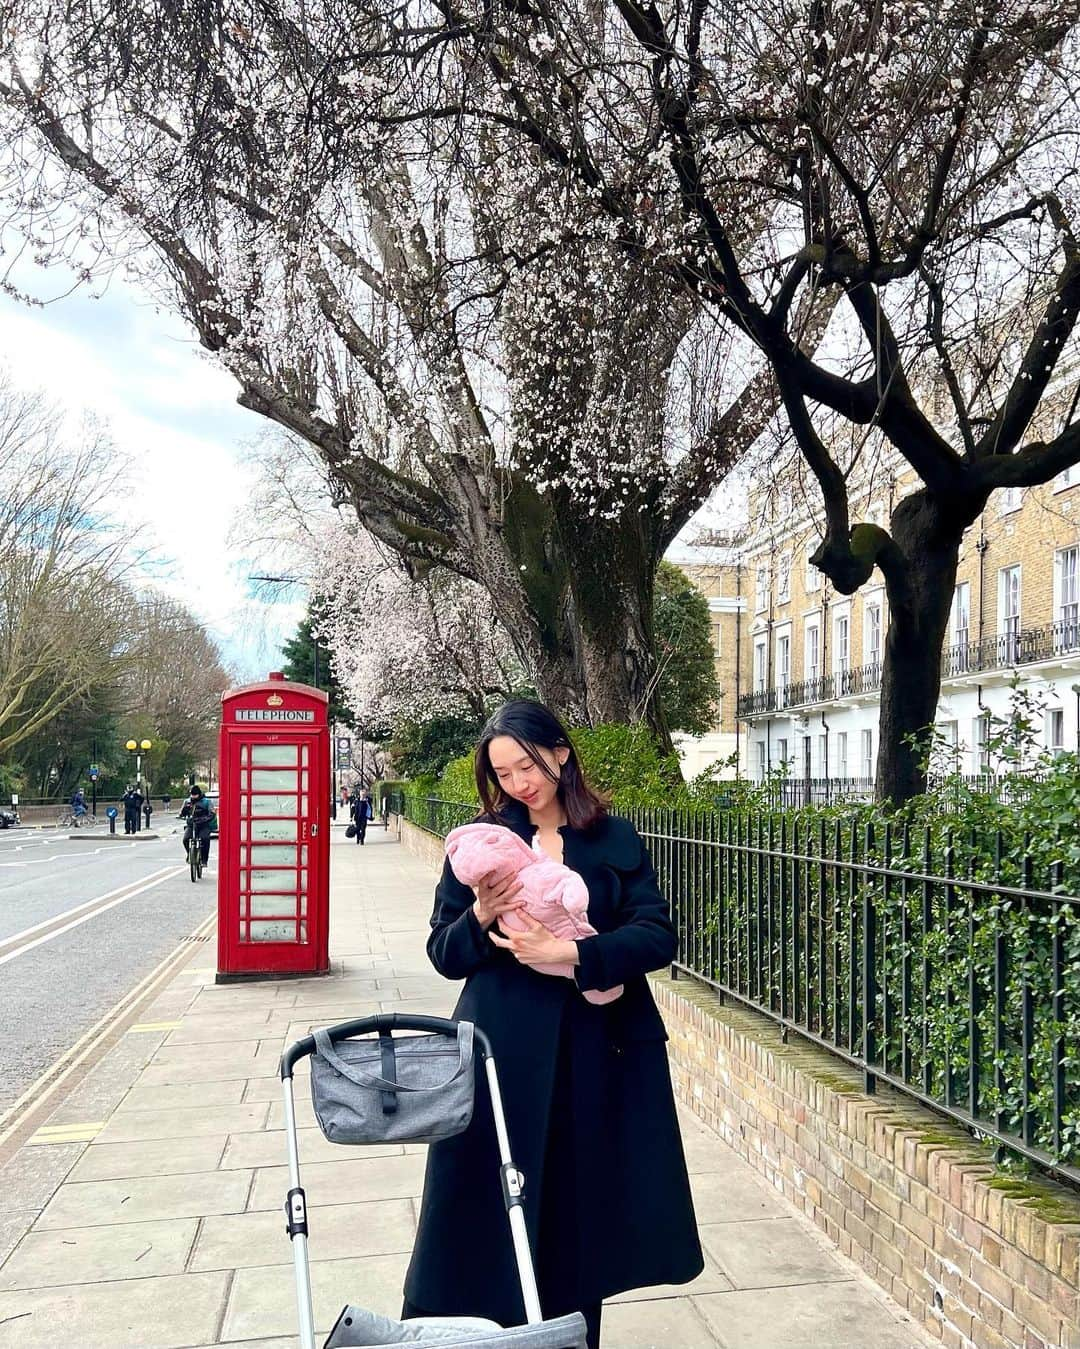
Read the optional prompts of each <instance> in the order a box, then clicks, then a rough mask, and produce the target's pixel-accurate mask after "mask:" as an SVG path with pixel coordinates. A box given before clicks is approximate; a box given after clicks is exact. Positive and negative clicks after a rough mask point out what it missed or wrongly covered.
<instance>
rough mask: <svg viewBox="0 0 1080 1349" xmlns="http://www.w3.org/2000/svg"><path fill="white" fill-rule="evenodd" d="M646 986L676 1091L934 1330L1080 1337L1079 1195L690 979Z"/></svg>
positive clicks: (1063, 1341) (1017, 1346)
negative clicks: (1004, 1163) (1002, 1158)
mask: <svg viewBox="0 0 1080 1349" xmlns="http://www.w3.org/2000/svg"><path fill="white" fill-rule="evenodd" d="M653 986H654V992H655V994H656V998H657V1002H658V1003H659V1005H660V1008H661V1011H662V1012H663V1014H664V1018H665V1021H666V1022H667V1026H668V1030H669V1032H670V1034H671V1045H670V1050H671V1066H672V1074H673V1077H674V1080H675V1087H676V1092H677V1094H678V1096H679V1097H680V1098H681V1099H682V1100H683V1101H685V1102H686V1103H687V1104H688V1105H689V1106H690V1108H691V1109H692V1110H693V1111H694V1112H695V1113H696V1114H698V1115H699V1116H700V1117H701V1118H702V1119H703V1120H704V1121H705V1122H706V1123H707V1124H709V1125H710V1126H711V1127H712V1128H714V1129H715V1130H716V1131H717V1132H718V1133H719V1134H720V1135H721V1136H722V1137H723V1138H724V1139H725V1140H726V1141H727V1142H728V1143H729V1144H730V1145H731V1146H732V1147H733V1148H734V1149H735V1151H736V1152H738V1153H739V1155H740V1156H741V1157H744V1158H746V1160H747V1161H749V1162H750V1163H751V1164H752V1165H753V1166H754V1167H756V1168H757V1170H758V1171H760V1172H761V1174H762V1175H763V1176H765V1177H766V1179H768V1180H769V1182H770V1183H771V1184H772V1185H774V1186H775V1187H776V1188H777V1189H778V1190H780V1191H781V1192H782V1193H783V1194H784V1195H785V1197H786V1198H787V1199H789V1200H790V1201H791V1202H792V1203H793V1204H795V1205H796V1206H797V1207H798V1208H799V1209H801V1210H802V1211H803V1212H804V1213H805V1214H806V1215H807V1216H808V1217H810V1218H811V1219H813V1221H814V1222H815V1223H816V1224H817V1225H818V1226H819V1227H820V1228H821V1229H822V1230H823V1231H824V1232H825V1233H826V1235H828V1236H829V1237H830V1238H831V1240H832V1241H834V1242H835V1243H836V1245H837V1246H838V1247H839V1248H840V1250H841V1251H843V1253H844V1254H845V1255H847V1256H849V1257H850V1258H851V1259H853V1260H855V1261H856V1262H857V1263H858V1264H859V1265H861V1266H862V1268H863V1269H865V1270H866V1271H867V1273H868V1274H870V1275H871V1277H873V1278H874V1279H876V1280H877V1282H878V1283H880V1284H881V1285H882V1287H884V1288H885V1289H887V1291H888V1292H889V1293H890V1294H891V1295H892V1296H893V1297H894V1298H895V1299H896V1300H897V1301H898V1302H899V1303H900V1304H901V1305H902V1306H904V1307H906V1308H907V1309H908V1311H909V1312H910V1313H911V1314H912V1316H914V1317H915V1318H916V1319H917V1320H920V1321H921V1322H922V1323H923V1324H924V1325H925V1326H926V1328H927V1329H928V1330H929V1331H930V1332H931V1333H932V1334H933V1335H935V1336H936V1337H939V1338H940V1339H941V1341H942V1343H943V1344H945V1345H949V1346H953V1347H954V1349H970V1347H971V1346H978V1349H1006V1347H1007V1349H1051V1347H1053V1349H1080V1292H1078V1289H1080V1197H1078V1196H1077V1195H1075V1194H1074V1193H1073V1192H1072V1191H1069V1190H1066V1189H1065V1188H1064V1187H1060V1186H1055V1185H1053V1184H1051V1183H1049V1182H1046V1181H1033V1180H1030V1179H1023V1178H1020V1177H1017V1176H1015V1175H1013V1176H1009V1175H1007V1174H1006V1173H1004V1172H1002V1171H1001V1170H1000V1169H998V1168H996V1167H995V1166H994V1165H993V1162H992V1158H991V1156H990V1154H989V1152H988V1151H987V1150H986V1149H985V1148H982V1147H980V1146H979V1145H978V1144H976V1143H975V1142H974V1141H973V1140H972V1139H971V1137H970V1136H969V1135H968V1134H966V1133H965V1132H964V1131H963V1130H962V1129H960V1128H958V1127H955V1126H953V1125H951V1124H950V1123H949V1122H947V1121H945V1120H943V1119H942V1117H940V1116H938V1115H936V1114H935V1113H933V1112H932V1111H930V1110H927V1109H924V1108H923V1107H921V1106H919V1105H918V1103H917V1102H913V1101H911V1100H909V1099H907V1098H905V1097H903V1096H901V1095H900V1094H899V1093H895V1092H893V1091H891V1090H889V1089H883V1090H881V1091H880V1092H879V1094H877V1095H875V1096H867V1095H866V1094H865V1093H864V1092H863V1090H862V1081H861V1075H860V1074H859V1073H858V1072H856V1071H855V1070H853V1069H850V1068H848V1067H847V1066H846V1065H845V1064H843V1063H842V1062H840V1061H839V1060H837V1059H834V1058H833V1057H832V1056H830V1055H828V1054H827V1053H826V1052H825V1051H823V1050H818V1049H817V1048H816V1046H813V1045H811V1044H809V1043H808V1042H806V1041H801V1040H800V1041H796V1038H795V1037H792V1039H791V1042H790V1043H787V1044H785V1043H783V1041H782V1040H781V1037H780V1033H779V1029H778V1028H777V1027H776V1026H774V1025H773V1023H771V1022H770V1021H768V1019H767V1018H765V1017H762V1016H759V1015H757V1014H756V1013H753V1012H749V1011H745V1010H742V1009H735V1008H733V1007H731V1006H729V1005H724V1004H722V1003H721V1002H720V1000H719V998H718V997H717V995H716V994H715V993H714V992H713V991H712V990H711V989H709V988H707V987H706V986H704V985H702V984H699V983H698V982H697V981H695V980H689V979H679V980H677V981H673V980H671V979H668V978H665V977H655V978H654V981H653Z"/></svg>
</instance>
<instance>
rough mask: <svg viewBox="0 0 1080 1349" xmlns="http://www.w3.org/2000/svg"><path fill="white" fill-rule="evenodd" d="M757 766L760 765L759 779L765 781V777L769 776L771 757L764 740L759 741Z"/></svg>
mask: <svg viewBox="0 0 1080 1349" xmlns="http://www.w3.org/2000/svg"><path fill="white" fill-rule="evenodd" d="M757 767H758V781H759V782H764V781H765V779H766V778H767V777H768V776H769V757H768V752H767V751H766V749H765V741H764V740H759V741H758V746H757Z"/></svg>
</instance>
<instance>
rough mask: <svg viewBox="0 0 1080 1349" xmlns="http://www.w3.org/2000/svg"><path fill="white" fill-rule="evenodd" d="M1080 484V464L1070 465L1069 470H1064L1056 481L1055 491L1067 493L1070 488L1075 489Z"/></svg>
mask: <svg viewBox="0 0 1080 1349" xmlns="http://www.w3.org/2000/svg"><path fill="white" fill-rule="evenodd" d="M1078 482H1080V464H1070V465H1069V467H1068V468H1063V469H1062V470H1061V472H1060V473H1059V474H1058V475H1057V477H1056V478H1055V479H1054V485H1053V490H1054V491H1055V492H1067V491H1068V489H1069V488H1070V487H1075V486H1076V484H1077V483H1078Z"/></svg>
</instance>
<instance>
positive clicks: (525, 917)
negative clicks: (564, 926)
mask: <svg viewBox="0 0 1080 1349" xmlns="http://www.w3.org/2000/svg"><path fill="white" fill-rule="evenodd" d="M518 916H519V917H520V918H521V920H522V922H523V923H526V924H527V925H528V928H527V931H525V932H511V933H510V934H509V935H508V936H505V937H500V936H499V935H498V933H495V932H489V933H488V936H489V937H490V938H491V940H492V941H493V942H494V943H495V945H496V946H501V947H502V948H503V950H504V951H509V952H510V954H511V955H512V956H513V957H514V959H515V960H517V961H518V962H519V963H520V964H522V965H577V964H578V963H579V959H578V949H577V942H572V941H562V940H561V939H560V938H559V937H556V936H555V934H554V933H553V932H551V931H549V929H548V928H546V927H545V926H544V925H543V923H538V922H537V921H536V919H535V918H533V917H532V915H531V914H528V913H526V912H525V910H524V909H522V911H521V913H520V914H519V915H518Z"/></svg>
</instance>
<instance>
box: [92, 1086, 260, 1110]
mask: <svg viewBox="0 0 1080 1349" xmlns="http://www.w3.org/2000/svg"><path fill="white" fill-rule="evenodd" d="M243 1096H244V1079H237V1080H235V1081H232V1082H193V1083H191V1084H190V1085H186V1086H176V1087H132V1089H131V1090H130V1091H129V1092H128V1093H127V1095H126V1096H125V1097H124V1099H123V1100H122V1101H121V1102H120V1104H119V1105H118V1106H117V1107H116V1109H117V1111H118V1112H121V1111H127V1110H188V1109H195V1108H199V1109H202V1108H203V1107H204V1106H210V1105H239V1104H240V1102H241V1100H242V1099H243Z"/></svg>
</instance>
